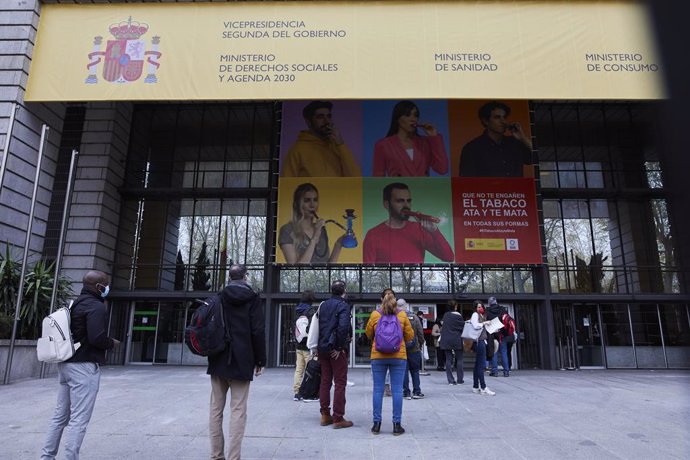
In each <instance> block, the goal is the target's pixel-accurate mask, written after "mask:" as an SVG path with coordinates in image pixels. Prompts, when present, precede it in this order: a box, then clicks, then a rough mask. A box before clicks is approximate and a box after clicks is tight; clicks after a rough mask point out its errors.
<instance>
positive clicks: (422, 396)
mask: <svg viewBox="0 0 690 460" xmlns="http://www.w3.org/2000/svg"><path fill="white" fill-rule="evenodd" d="M412 399H424V393H417V394H414V395H412Z"/></svg>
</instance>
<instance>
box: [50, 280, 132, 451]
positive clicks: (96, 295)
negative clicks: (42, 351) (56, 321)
mask: <svg viewBox="0 0 690 460" xmlns="http://www.w3.org/2000/svg"><path fill="white" fill-rule="evenodd" d="M82 283H83V288H82V290H81V294H80V295H79V297H78V298H77V300H75V302H74V304H73V305H72V309H71V312H70V316H71V323H70V329H71V331H72V338H73V340H74V343H75V344H76V343H77V342H79V343H81V346H80V347H79V349H77V351H76V352H75V353H74V356H72V357H71V358H70V359H68V360H67V361H65V362H62V363H58V365H57V368H58V381H59V383H60V389H59V390H58V400H57V405H56V407H55V413H54V415H53V419H52V420H51V423H50V427H49V428H48V433H47V435H46V441H45V443H44V444H43V450H42V452H41V459H42V460H49V459H50V460H52V459H55V456H56V455H57V453H58V448H59V447H60V438H61V437H62V432H63V430H64V429H65V428H67V430H66V434H65V444H64V454H65V458H67V459H78V458H79V449H80V448H81V444H82V441H83V440H84V436H85V435H86V427H87V426H88V424H89V420H91V414H92V413H93V408H94V405H95V404H96V396H97V395H98V388H99V386H100V381H101V369H100V366H101V365H103V364H105V351H106V350H110V349H111V348H113V347H115V346H117V345H119V343H120V341H119V340H116V339H112V338H110V337H108V335H107V315H106V309H105V303H104V301H103V299H105V298H106V297H107V296H108V292H109V291H110V279H109V277H108V275H106V274H105V273H103V272H101V271H98V270H90V271H89V272H87V273H86V275H84V278H83V280H82Z"/></svg>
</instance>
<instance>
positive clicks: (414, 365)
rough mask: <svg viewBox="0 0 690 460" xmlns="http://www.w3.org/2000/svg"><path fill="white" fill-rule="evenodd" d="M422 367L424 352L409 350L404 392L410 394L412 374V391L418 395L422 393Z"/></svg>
mask: <svg viewBox="0 0 690 460" xmlns="http://www.w3.org/2000/svg"><path fill="white" fill-rule="evenodd" d="M421 368H422V352H421V351H418V352H416V353H410V352H409V351H408V352H407V361H405V376H404V377H403V394H404V395H409V394H410V375H409V374H412V392H413V393H414V394H416V395H418V394H421V393H422V389H421V388H420V387H419V370H420V369H421Z"/></svg>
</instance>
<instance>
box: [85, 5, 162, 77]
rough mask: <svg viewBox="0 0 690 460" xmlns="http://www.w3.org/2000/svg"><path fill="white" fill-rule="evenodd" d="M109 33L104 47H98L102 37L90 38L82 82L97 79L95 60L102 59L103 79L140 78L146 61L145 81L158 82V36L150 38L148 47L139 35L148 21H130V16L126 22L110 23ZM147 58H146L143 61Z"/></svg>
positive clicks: (146, 27) (99, 61)
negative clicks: (109, 35)
mask: <svg viewBox="0 0 690 460" xmlns="http://www.w3.org/2000/svg"><path fill="white" fill-rule="evenodd" d="M109 30H110V33H111V34H112V35H113V37H115V39H114V40H108V42H107V44H106V47H105V51H101V45H102V43H103V37H101V36H100V35H99V36H96V37H94V38H93V51H92V52H91V53H89V56H88V57H89V60H90V61H91V62H89V64H87V66H86V68H87V69H88V70H89V75H88V76H87V77H86V80H85V83H88V84H96V83H98V76H97V74H98V64H100V63H101V62H102V61H105V62H104V63H103V74H102V76H103V79H104V80H105V81H109V82H111V83H129V82H133V81H137V80H139V78H140V77H141V75H142V74H143V72H144V65H145V64H148V65H147V69H146V72H147V74H146V77H145V78H144V83H157V82H158V78H157V77H156V70H158V68H159V67H160V63H159V62H158V59H160V57H161V53H160V52H159V51H158V44H159V43H160V37H159V36H154V37H152V38H151V48H150V49H149V50H148V51H147V50H146V42H145V40H143V39H141V37H142V36H143V35H144V34H146V32H148V30H149V25H148V24H143V23H140V22H137V21H132V17H131V16H130V17H129V19H128V20H127V22H121V23H119V24H111V25H110V28H109ZM144 61H146V62H144Z"/></svg>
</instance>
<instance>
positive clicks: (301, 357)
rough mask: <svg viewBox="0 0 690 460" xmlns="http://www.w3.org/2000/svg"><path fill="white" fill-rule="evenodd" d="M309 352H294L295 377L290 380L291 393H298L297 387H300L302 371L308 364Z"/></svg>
mask: <svg viewBox="0 0 690 460" xmlns="http://www.w3.org/2000/svg"><path fill="white" fill-rule="evenodd" d="M309 356H311V352H309V351H307V350H295V359H296V361H295V377H294V378H293V379H292V392H293V393H294V394H298V393H299V387H300V386H301V385H302V378H303V377H304V369H306V367H307V363H308V362H309Z"/></svg>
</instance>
